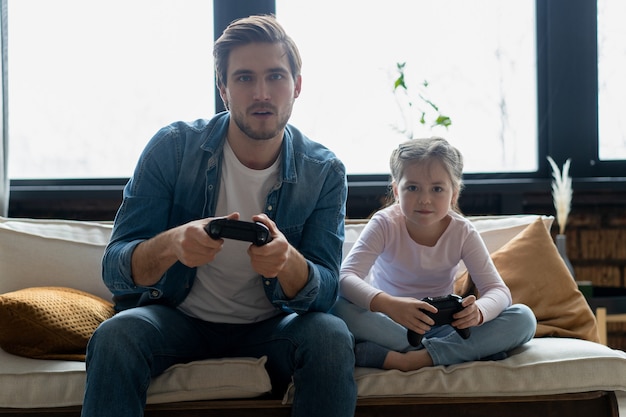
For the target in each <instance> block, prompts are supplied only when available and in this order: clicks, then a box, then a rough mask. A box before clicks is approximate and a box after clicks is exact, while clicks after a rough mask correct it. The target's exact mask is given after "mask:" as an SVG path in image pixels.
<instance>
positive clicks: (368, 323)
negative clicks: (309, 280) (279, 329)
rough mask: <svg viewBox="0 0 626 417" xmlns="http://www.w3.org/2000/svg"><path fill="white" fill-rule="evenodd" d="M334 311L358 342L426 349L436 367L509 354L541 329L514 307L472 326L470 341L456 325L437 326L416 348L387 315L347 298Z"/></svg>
mask: <svg viewBox="0 0 626 417" xmlns="http://www.w3.org/2000/svg"><path fill="white" fill-rule="evenodd" d="M330 312H331V313H332V314H334V315H336V316H338V317H341V318H342V319H343V320H344V321H345V322H346V324H347V325H348V328H349V329H350V331H351V332H352V334H353V335H354V338H355V340H356V342H357V343H359V342H364V341H370V342H374V343H376V344H377V345H380V346H382V347H384V348H387V349H389V350H394V351H396V352H407V351H409V350H417V349H423V348H425V349H426V350H427V351H428V353H429V354H430V356H431V358H432V360H433V363H434V364H435V365H453V364H455V363H461V362H468V361H474V360H480V359H482V358H486V357H489V356H491V355H494V354H497V353H500V352H507V351H509V350H511V349H514V348H516V347H518V346H520V345H522V344H524V343H526V342H528V341H529V340H530V339H532V338H533V336H534V335H535V329H536V327H537V319H536V318H535V315H534V314H533V312H532V310H531V309H530V308H528V307H527V306H525V305H523V304H514V305H512V306H510V307H509V308H507V309H505V310H504V311H503V312H502V313H501V314H500V315H499V316H498V317H496V318H495V319H493V320H491V321H489V322H487V323H484V324H482V325H480V326H476V327H472V328H471V335H470V337H469V338H468V339H463V338H462V337H461V336H459V335H458V334H457V332H456V330H454V328H453V327H452V326H449V325H443V326H433V327H432V328H431V330H430V331H428V332H427V333H426V334H425V335H424V338H423V339H422V345H420V346H418V347H413V346H411V345H410V344H409V342H408V340H407V336H406V328H405V327H404V326H401V325H400V324H398V323H396V322H395V321H393V320H392V319H391V318H389V317H388V316H386V315H385V314H382V313H376V312H372V311H369V310H365V309H363V308H361V307H359V306H357V305H355V304H352V303H350V302H349V301H347V300H345V299H343V298H339V299H338V300H337V302H336V303H335V305H334V306H333V308H332V309H331V311H330Z"/></svg>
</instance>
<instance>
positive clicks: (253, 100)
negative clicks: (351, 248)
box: [83, 16, 356, 417]
mask: <svg viewBox="0 0 626 417" xmlns="http://www.w3.org/2000/svg"><path fill="white" fill-rule="evenodd" d="M214 56H215V67H216V71H217V84H218V87H219V91H220V96H221V98H222V99H223V101H224V103H225V105H226V108H227V109H228V111H227V112H224V113H221V114H218V115H216V116H215V117H214V118H213V119H211V120H198V121H195V122H193V123H183V122H178V123H174V124H172V125H169V126H167V127H164V128H163V129H161V130H160V131H159V132H158V133H157V134H156V135H155V136H154V137H153V138H152V140H151V141H150V143H149V144H148V145H147V147H146V149H145V150H144V152H143V153H142V155H141V157H140V160H139V162H138V164H137V168H136V169H135V172H134V174H133V176H132V178H131V179H130V181H129V183H128V184H127V185H126V188H125V190H124V199H123V202H122V205H121V206H120V209H119V211H118V214H117V216H116V219H115V227H114V230H113V234H112V236H111V241H110V243H109V245H108V247H107V249H106V251H105V255H104V258H103V276H104V281H105V283H106V284H107V286H108V287H109V288H110V289H111V291H112V293H113V295H114V301H115V304H116V308H117V310H119V311H120V312H119V313H118V314H117V315H116V316H114V317H113V318H112V319H110V320H107V321H106V322H104V323H103V324H102V325H101V326H100V327H99V328H98V329H97V330H96V332H95V333H94V335H93V337H92V339H91V341H90V343H89V346H88V349H87V384H86V392H85V400H84V404H83V416H86V417H87V416H88V417H94V416H115V417H123V416H140V415H142V414H143V409H144V407H145V401H146V391H147V388H148V385H149V383H150V378H152V377H154V376H157V375H159V374H161V373H162V372H163V371H164V370H165V369H167V368H168V367H170V366H172V365H174V364H176V363H183V362H189V361H193V360H198V359H204V358H217V357H225V356H248V357H260V356H263V355H265V356H267V357H268V361H267V365H266V366H267V370H268V373H269V374H270V378H271V380H272V386H273V391H274V394H276V395H281V394H282V393H283V392H284V389H285V388H286V386H287V385H288V383H289V382H290V381H291V380H292V378H293V381H294V383H295V396H294V402H293V407H292V415H294V416H324V417H327V416H352V415H353V413H354V408H355V404H356V386H355V382H354V379H353V367H354V353H353V339H352V336H351V334H350V333H349V331H348V329H347V327H346V326H345V324H344V323H343V322H342V321H341V320H340V319H338V318H336V317H333V316H331V315H329V314H326V311H327V310H328V309H329V308H330V307H331V306H332V304H333V303H334V301H335V298H336V295H337V291H338V273H339V266H340V262H341V247H342V241H343V233H344V232H343V227H344V223H343V219H344V216H345V201H346V196H347V186H346V175H345V168H344V166H343V164H342V163H341V162H340V161H339V160H338V159H337V157H336V156H335V155H334V154H333V153H332V152H330V151H329V150H328V149H326V148H324V147H323V146H321V145H319V144H317V143H315V142H313V141H310V140H309V139H308V138H307V137H305V136H304V135H303V134H302V133H300V132H299V131H298V130H297V129H295V128H294V127H292V126H288V125H287V121H288V120H289V117H290V115H291V110H292V107H293V104H294V101H295V99H296V98H297V97H298V95H299V93H300V89H301V75H300V67H301V61H300V56H299V53H298V50H297V48H296V46H295V44H294V43H293V41H292V40H291V39H290V38H289V37H288V36H287V35H286V34H285V32H284V31H283V29H282V28H281V26H280V25H279V24H278V23H277V22H276V20H275V18H273V17H271V16H251V17H249V18H245V19H241V20H239V21H236V22H233V23H232V24H231V25H230V26H229V27H228V28H227V29H226V30H225V31H224V33H223V35H222V36H221V37H220V38H219V39H218V40H217V41H216V43H215V49H214ZM216 217H227V218H229V219H241V220H247V221H258V222H261V223H263V224H264V225H266V226H267V228H268V229H269V232H270V234H271V237H272V240H271V242H269V243H268V244H266V245H263V246H255V245H251V244H250V243H248V242H241V241H237V240H230V239H221V238H218V239H213V238H211V237H210V236H209V235H208V234H207V233H206V232H205V230H204V227H205V226H206V225H207V223H209V222H210V221H212V220H213V219H215V218H216ZM225 335H228V337H225Z"/></svg>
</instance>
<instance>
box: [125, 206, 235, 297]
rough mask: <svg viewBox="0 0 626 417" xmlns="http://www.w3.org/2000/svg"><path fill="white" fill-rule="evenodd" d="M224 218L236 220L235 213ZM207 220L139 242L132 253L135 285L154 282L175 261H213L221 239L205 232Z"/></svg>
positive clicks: (221, 241)
mask: <svg viewBox="0 0 626 417" xmlns="http://www.w3.org/2000/svg"><path fill="white" fill-rule="evenodd" d="M228 218H229V219H235V220H237V219H239V213H232V214H230V215H229V216H228ZM211 220H213V218H210V219H201V220H195V221H192V222H189V223H186V224H183V225H181V226H178V227H174V228H172V229H170V230H166V231H165V232H163V233H160V234H158V235H156V236H155V237H153V238H151V239H148V240H146V241H144V242H142V243H140V244H139V245H138V246H137V248H136V249H135V251H134V252H133V258H132V266H131V268H132V276H133V280H134V281H135V284H137V285H141V286H150V285H154V284H155V283H157V282H158V281H159V280H160V279H161V277H162V276H163V274H165V272H166V271H167V270H168V269H169V268H170V267H171V266H172V265H173V264H174V263H175V262H176V261H180V262H181V263H182V264H183V265H186V266H188V267H191V268H193V267H197V266H200V265H204V264H206V263H209V262H211V261H213V259H215V256H216V255H217V253H218V252H219V251H220V250H221V249H222V246H223V244H224V240H223V239H212V238H211V237H209V235H208V234H207V233H206V232H205V230H204V226H205V225H206V224H207V223H208V222H210V221H211Z"/></svg>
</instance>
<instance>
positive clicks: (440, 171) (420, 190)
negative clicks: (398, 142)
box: [393, 159, 458, 226]
mask: <svg viewBox="0 0 626 417" xmlns="http://www.w3.org/2000/svg"><path fill="white" fill-rule="evenodd" d="M393 193H394V196H395V198H396V201H398V203H399V204H400V208H401V210H402V213H403V214H404V216H405V217H406V220H407V225H408V224H410V223H415V224H418V225H422V226H428V225H433V224H435V223H438V222H439V221H441V220H443V219H445V218H446V216H447V215H448V211H449V210H450V208H451V206H452V204H453V203H454V202H455V201H456V198H457V195H458V193H457V192H456V191H455V189H454V187H453V184H452V180H451V179H450V176H449V175H448V172H447V171H446V170H445V168H444V165H443V164H442V163H441V162H440V161H438V160H436V159H433V160H430V161H424V162H415V163H410V164H407V165H406V167H405V169H404V173H403V175H402V178H401V179H400V181H399V182H398V183H394V184H393Z"/></svg>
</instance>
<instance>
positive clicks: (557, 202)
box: [548, 156, 572, 234]
mask: <svg viewBox="0 0 626 417" xmlns="http://www.w3.org/2000/svg"><path fill="white" fill-rule="evenodd" d="M548 162H550V165H551V166H552V177H553V178H554V180H553V181H552V199H553V201H554V208H555V209H556V222H557V223H558V224H559V234H565V224H566V223H567V216H569V212H570V207H571V204H572V177H570V176H569V166H570V162H571V160H570V159H568V160H567V161H565V163H564V164H563V171H561V170H560V169H559V167H558V165H557V164H556V162H554V159H552V158H551V157H550V156H548Z"/></svg>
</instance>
